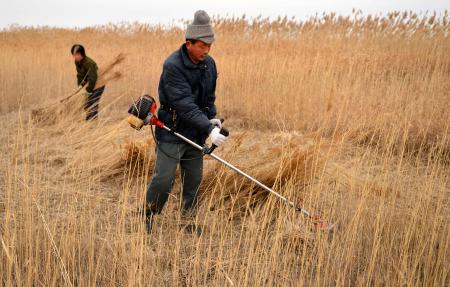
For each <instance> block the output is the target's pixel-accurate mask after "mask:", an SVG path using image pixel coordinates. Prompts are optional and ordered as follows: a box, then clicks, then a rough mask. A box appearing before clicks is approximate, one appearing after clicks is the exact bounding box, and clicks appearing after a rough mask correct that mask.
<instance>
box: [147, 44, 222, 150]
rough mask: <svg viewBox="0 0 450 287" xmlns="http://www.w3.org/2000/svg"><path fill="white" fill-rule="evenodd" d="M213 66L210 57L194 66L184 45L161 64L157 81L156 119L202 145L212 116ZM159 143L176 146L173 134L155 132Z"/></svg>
mask: <svg viewBox="0 0 450 287" xmlns="http://www.w3.org/2000/svg"><path fill="white" fill-rule="evenodd" d="M216 79H217V69H216V64H215V62H214V60H213V58H211V57H210V56H207V57H206V58H205V60H203V61H202V62H200V63H198V64H194V63H193V62H192V61H191V60H190V58H189V56H188V54H187V49H186V46H185V45H182V46H181V48H180V49H179V50H177V51H175V52H174V53H173V54H172V55H170V56H169V58H167V60H166V61H165V62H164V66H163V71H162V74H161V78H160V81H159V88H158V91H159V101H160V103H161V107H160V109H159V111H158V117H159V119H160V120H161V121H163V122H164V124H165V125H167V126H168V127H170V128H174V129H175V130H176V131H177V132H178V133H180V134H182V135H184V136H185V137H187V138H189V139H190V140H193V141H195V142H196V143H198V144H200V145H203V144H204V142H205V140H206V138H207V137H208V135H209V133H210V132H211V130H212V129H213V126H212V124H211V123H210V122H209V119H212V118H214V117H215V116H216V106H215V104H214V102H215V100H216V95H215V90H216ZM156 137H157V139H158V140H159V141H165V142H180V140H179V139H178V138H177V137H175V136H174V135H173V134H170V133H169V132H167V131H166V130H163V129H160V128H157V129H156Z"/></svg>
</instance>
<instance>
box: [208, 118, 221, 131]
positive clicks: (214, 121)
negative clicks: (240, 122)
mask: <svg viewBox="0 0 450 287" xmlns="http://www.w3.org/2000/svg"><path fill="white" fill-rule="evenodd" d="M209 122H210V123H211V124H212V125H213V126H215V127H218V128H219V129H221V128H222V122H221V121H220V120H219V119H211V120H209Z"/></svg>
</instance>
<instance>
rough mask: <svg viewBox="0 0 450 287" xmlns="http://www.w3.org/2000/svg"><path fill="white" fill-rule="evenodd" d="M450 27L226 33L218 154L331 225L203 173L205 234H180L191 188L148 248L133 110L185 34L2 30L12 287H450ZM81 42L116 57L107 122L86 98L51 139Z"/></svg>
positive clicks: (2, 170) (417, 21) (379, 25)
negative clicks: (86, 111)
mask: <svg viewBox="0 0 450 287" xmlns="http://www.w3.org/2000/svg"><path fill="white" fill-rule="evenodd" d="M449 28H450V26H449V19H448V16H447V15H445V16H442V17H440V18H439V17H435V16H432V15H431V16H428V17H425V18H424V17H423V16H417V15H413V14H408V13H406V14H403V13H394V14H391V15H386V17H381V18H374V17H371V18H362V17H361V16H358V15H356V16H355V17H354V18H338V17H336V16H332V15H327V16H324V17H322V18H314V19H310V20H309V21H305V22H302V23H296V22H291V21H289V20H287V19H280V20H279V21H276V22H268V21H266V20H264V19H259V20H257V21H253V22H251V21H245V20H244V19H234V20H226V21H225V20H222V19H216V31H217V38H218V40H217V43H216V44H215V45H214V46H213V51H212V56H213V57H214V58H215V59H216V61H217V65H218V68H219V73H220V74H219V81H218V89H217V97H218V109H219V111H220V115H221V116H223V117H225V118H226V125H227V127H228V128H229V129H230V131H231V137H230V139H229V141H228V142H227V144H226V145H225V146H224V147H223V148H220V149H219V150H218V152H217V153H218V154H219V155H220V156H223V157H224V158H225V159H227V160H229V161H230V162H232V163H235V164H236V165H237V166H238V167H240V168H242V169H243V170H245V171H247V172H248V173H250V174H252V175H254V176H255V177H257V178H258V179H261V180H262V181H263V182H264V183H266V184H268V185H270V186H273V188H274V189H276V190H278V191H280V193H282V194H283V195H286V196H288V197H289V198H292V199H293V200H294V201H295V202H296V203H297V204H299V205H301V206H304V207H306V208H307V209H308V210H312V211H314V212H317V213H320V214H321V215H322V217H323V218H326V219H327V220H329V221H331V222H333V223H335V224H336V228H335V229H334V231H333V232H315V231H313V230H311V228H310V226H309V225H308V222H307V221H306V220H305V218H304V217H302V216H301V215H299V214H296V213H294V212H293V211H292V209H289V208H287V207H286V206H284V205H283V204H281V203H280V202H279V201H277V200H276V199H275V198H273V197H270V196H267V195H266V194H265V193H264V192H263V191H262V190H260V189H258V188H257V187H255V186H254V185H251V184H249V182H247V181H246V180H244V179H242V178H240V177H239V176H236V175H235V174H233V173H232V172H230V171H228V170H227V169H225V168H223V167H221V166H220V165H219V164H217V163H216V162H214V161H212V160H210V159H206V160H205V163H206V167H205V176H204V182H203V185H202V188H201V198H202V200H201V206H200V210H199V213H198V216H197V218H196V219H195V220H196V222H197V224H198V225H200V226H202V227H203V233H202V235H201V236H197V235H194V234H188V233H186V232H185V231H184V230H183V229H182V227H181V226H182V225H183V223H184V222H183V220H182V219H181V218H180V214H179V212H178V210H179V201H180V192H179V182H178V181H177V182H176V184H175V189H174V192H173V194H172V196H171V197H170V199H169V203H168V205H167V206H166V208H165V210H164V212H163V214H162V215H161V216H159V217H157V219H156V222H155V223H156V227H155V232H154V234H152V235H151V236H148V235H147V234H146V233H145V232H144V229H143V226H142V219H141V217H140V215H139V213H138V209H139V208H140V207H141V205H142V202H143V199H144V191H145V189H146V185H147V183H148V181H149V179H150V177H151V173H152V167H153V160H154V154H153V149H154V144H153V142H152V140H151V136H150V133H149V130H148V129H147V130H144V131H141V132H136V131H134V130H132V129H131V128H130V127H129V126H128V125H127V123H126V120H125V118H126V110H127V108H128V105H129V104H130V102H131V101H132V100H133V99H135V98H136V97H137V96H139V95H141V94H143V93H144V92H149V93H151V94H152V95H156V90H157V83H158V80H159V75H160V72H161V65H162V62H163V61H164V59H165V57H167V55H169V53H170V52H171V51H173V50H175V49H177V47H178V46H179V45H180V44H181V43H182V40H183V32H182V31H181V30H178V29H168V30H164V29H160V28H155V27H147V26H142V25H129V26H127V25H125V26H106V27H97V28H90V29H84V30H61V29H50V28H42V29H25V28H19V29H14V30H6V31H2V32H0V39H1V41H0V51H2V55H3V57H2V63H1V64H0V84H1V87H2V88H1V89H0V103H1V106H0V143H1V144H0V152H1V154H2V156H1V157H0V230H1V235H0V236H1V237H0V245H1V247H0V250H1V252H0V262H1V264H0V282H2V285H6V286H41V285H44V286H61V285H69V286H72V285H73V286H92V285H107V286H111V285H113V286H115V285H117V286H125V285H127V286H138V285H144V286H174V285H175V286H227V285H229V286H274V285H275V286H302V285H309V286H335V285H339V286H343V285H345V286H348V285H357V286H360V285H390V286H399V285H407V286H416V285H420V286H422V285H426V286H447V285H448V283H449V280H450V275H449V271H448V270H449V266H450V264H449V260H448V258H450V249H449V246H450V245H449V240H450V236H449V226H450V225H449V214H450V213H449V212H450V210H449V206H450V204H449V194H450V192H449V191H450V180H449V176H450V174H449V162H450V136H449V134H450V132H449V130H450V129H449V128H450V112H449V111H450V101H449V99H450V93H449V90H450V81H449V75H450V56H449V53H448V51H449V50H450V39H449V37H448V33H449ZM74 42H81V43H83V44H84V45H85V46H86V48H87V52H88V54H90V55H91V56H92V57H93V58H94V59H96V60H97V61H98V63H99V64H100V65H101V66H102V65H105V63H107V62H108V61H110V60H111V59H112V58H113V57H114V56H115V55H117V54H118V53H120V52H123V53H125V55H126V59H125V61H124V63H123V64H122V65H121V66H120V68H118V69H120V71H121V72H122V74H123V77H122V78H121V79H119V80H117V81H113V82H111V83H109V84H108V85H107V90H106V92H105V96H104V98H103V99H102V102H101V114H100V119H99V121H97V122H95V123H85V122H84V121H83V113H82V112H81V111H80V110H79V107H80V106H81V101H82V98H81V97H75V98H73V99H72V100H70V101H68V102H67V103H66V104H64V105H60V106H58V107H57V113H55V114H51V115H52V121H50V122H42V121H41V122H40V121H38V120H36V119H35V118H33V117H32V115H31V110H33V109H36V108H38V107H46V106H47V105H49V104H51V103H54V102H55V100H56V99H59V98H62V97H64V96H65V95H68V94H70V92H71V91H72V90H73V89H74V88H75V84H74V82H75V67H74V65H73V63H72V62H71V59H70V53H69V50H70V47H71V45H72V44H73V43H74Z"/></svg>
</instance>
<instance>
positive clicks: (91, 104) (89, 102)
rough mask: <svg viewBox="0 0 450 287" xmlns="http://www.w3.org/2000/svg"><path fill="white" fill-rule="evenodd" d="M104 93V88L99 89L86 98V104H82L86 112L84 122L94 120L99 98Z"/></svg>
mask: <svg viewBox="0 0 450 287" xmlns="http://www.w3.org/2000/svg"><path fill="white" fill-rule="evenodd" d="M104 91H105V86H103V87H100V88H98V89H95V90H93V91H92V93H91V94H90V95H88V96H87V98H86V102H85V104H84V110H85V111H86V113H87V114H86V120H87V121H89V120H93V119H96V118H97V116H98V103H99V101H100V97H101V96H102V94H103V92H104Z"/></svg>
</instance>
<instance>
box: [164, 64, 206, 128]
mask: <svg viewBox="0 0 450 287" xmlns="http://www.w3.org/2000/svg"><path fill="white" fill-rule="evenodd" d="M163 80H164V86H165V89H166V91H167V97H168V101H169V102H170V105H171V107H172V108H173V109H175V111H176V112H177V116H179V117H180V118H181V119H182V120H183V121H185V122H187V123H189V124H191V125H192V126H194V127H195V128H197V129H199V130H200V131H202V132H203V133H205V134H209V133H210V132H211V130H212V128H213V126H212V124H211V123H210V122H209V120H208V117H207V116H206V115H205V114H204V113H203V112H202V111H201V110H200V108H199V107H198V105H197V104H196V103H195V101H194V97H193V96H192V91H191V87H190V85H189V83H188V81H187V79H186V77H185V76H184V75H183V73H182V72H181V71H180V70H179V69H178V68H177V67H176V66H175V65H171V64H165V65H164V69H163Z"/></svg>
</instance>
